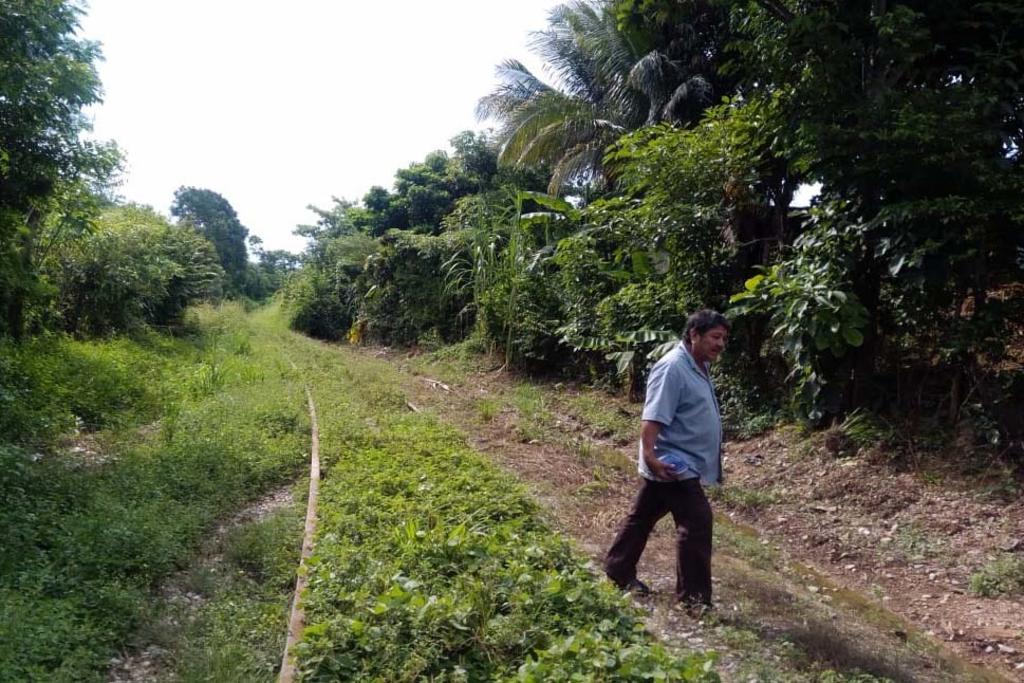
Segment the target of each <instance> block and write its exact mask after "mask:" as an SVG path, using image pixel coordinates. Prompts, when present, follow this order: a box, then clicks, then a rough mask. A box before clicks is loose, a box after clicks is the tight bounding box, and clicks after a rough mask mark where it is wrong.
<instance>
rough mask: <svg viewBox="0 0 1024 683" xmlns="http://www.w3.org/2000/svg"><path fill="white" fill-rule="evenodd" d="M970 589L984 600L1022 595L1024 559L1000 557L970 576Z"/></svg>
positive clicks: (1005, 555)
mask: <svg viewBox="0 0 1024 683" xmlns="http://www.w3.org/2000/svg"><path fill="white" fill-rule="evenodd" d="M970 588H971V592H972V593H975V594H976V595H980V596H982V597H986V598H994V597H998V596H1001V595H1021V594H1024V558H1021V557H1017V556H1016V555H1011V554H1009V553H1005V554H1003V555H1000V556H999V557H997V558H996V559H995V560H992V561H991V562H989V563H988V564H986V565H985V566H984V567H982V568H981V569H979V570H978V571H977V572H975V573H974V574H972V575H971V580H970Z"/></svg>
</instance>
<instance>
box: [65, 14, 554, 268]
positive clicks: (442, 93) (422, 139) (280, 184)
mask: <svg viewBox="0 0 1024 683" xmlns="http://www.w3.org/2000/svg"><path fill="white" fill-rule="evenodd" d="M556 4H558V2H557V0H500V1H499V0H476V1H473V0H419V1H417V0H392V1H390V2H388V1H383V2H373V1H372V0H370V1H365V0H364V1H359V2H352V1H351V0H333V1H331V0H292V2H290V3H280V2H273V3H271V2H266V1H264V0H173V1H172V0H91V2H89V7H88V14H87V16H85V17H84V18H83V20H82V30H81V35H82V36H84V37H86V38H88V39H91V40H98V41H100V42H101V43H102V44H103V53H104V57H105V61H104V62H102V63H100V64H99V71H100V76H101V78H102V80H103V88H104V92H105V96H104V103H103V105H102V106H98V107H95V108H94V109H93V110H92V111H91V114H92V116H93V121H94V127H95V132H94V135H95V137H97V138H100V139H113V140H115V141H116V142H117V143H118V145H119V146H120V147H121V149H122V150H123V151H124V153H125V155H126V157H127V173H126V177H125V183H124V185H123V186H122V187H121V189H120V194H121V195H122V196H124V198H125V199H127V200H130V201H135V202H139V203H143V204H149V205H151V206H153V207H154V208H155V209H157V210H158V211H161V212H163V213H165V214H166V213H167V212H168V211H169V208H170V204H171V201H172V199H173V194H174V190H176V189H177V188H178V187H179V186H181V185H192V186H196V187H203V188H207V189H210V190H214V191H215V192H219V193H220V194H222V195H223V196H224V197H225V198H226V199H227V200H228V201H229V202H231V204H232V206H234V207H235V210H236V211H237V212H238V215H239V218H240V219H241V221H242V223H243V224H244V225H245V226H246V227H248V228H249V230H250V232H251V233H255V234H257V235H259V236H260V237H261V238H262V239H263V242H264V248H266V249H288V250H290V251H300V250H301V249H302V248H303V246H304V245H303V240H302V239H301V238H299V237H296V236H294V235H292V234H291V231H292V229H293V228H294V227H295V225H297V224H299V223H309V222H312V221H313V219H314V216H313V214H312V213H310V212H309V211H307V210H306V208H305V207H306V205H307V204H315V205H317V206H322V207H326V206H328V205H329V204H330V200H331V196H332V195H334V196H338V197H344V198H347V199H359V198H361V197H362V196H363V194H365V192H366V190H368V189H369V188H370V186H371V185H383V186H385V187H388V188H390V187H391V183H392V179H393V176H394V172H395V170H397V169H398V168H401V167H405V166H407V165H408V164H409V163H411V162H414V161H419V160H422V159H423V157H424V156H425V155H426V154H427V153H428V152H430V151H431V150H434V149H444V148H447V143H448V140H449V138H451V137H452V136H454V135H455V134H456V133H458V132H460V131H462V130H466V129H480V128H481V127H482V125H481V124H479V123H478V122H477V121H476V119H475V117H474V110H475V107H476V101H477V100H478V99H479V98H480V97H481V96H482V95H485V94H486V93H488V92H489V91H490V90H492V89H493V87H494V85H495V83H496V80H495V76H494V67H495V66H496V65H497V64H498V63H499V62H501V61H502V60H504V59H507V58H516V59H519V60H521V61H523V62H525V63H526V64H527V65H528V66H529V67H530V68H531V69H535V70H539V62H538V61H537V59H536V58H535V57H534V56H533V55H532V53H530V52H529V50H528V48H527V47H526V44H527V41H528V35H527V34H528V33H529V32H530V31H533V30H539V29H543V28H545V27H546V25H547V14H548V11H549V9H550V8H552V7H554V6H555V5H556ZM536 72H537V71H535V73H536Z"/></svg>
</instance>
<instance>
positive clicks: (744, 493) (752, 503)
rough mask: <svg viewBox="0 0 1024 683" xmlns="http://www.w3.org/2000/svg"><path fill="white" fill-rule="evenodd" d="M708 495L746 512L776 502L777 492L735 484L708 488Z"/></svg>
mask: <svg viewBox="0 0 1024 683" xmlns="http://www.w3.org/2000/svg"><path fill="white" fill-rule="evenodd" d="M708 497H709V498H711V499H712V500H714V501H716V502H721V503H722V504H723V505H727V506H728V507H732V508H738V509H740V510H745V511H747V512H756V511H758V510H762V509H764V508H766V507H768V506H769V505H772V504H773V503H777V502H778V494H776V493H774V492H772V491H765V490H761V491H755V490H753V489H747V488H743V487H742V486H737V485H735V484H729V485H728V486H717V487H712V488H710V489H708Z"/></svg>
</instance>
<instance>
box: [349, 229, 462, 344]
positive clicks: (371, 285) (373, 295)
mask: <svg viewBox="0 0 1024 683" xmlns="http://www.w3.org/2000/svg"><path fill="white" fill-rule="evenodd" d="M381 244H382V249H381V251H380V253H379V254H377V255H374V256H372V257H371V258H369V259H368V260H367V262H366V271H365V272H364V273H363V276H362V277H361V278H360V283H359V291H360V292H362V293H363V294H362V300H361V307H360V312H359V317H360V320H361V321H362V322H363V323H365V325H366V334H367V335H368V336H369V337H370V338H371V339H374V340H376V341H379V342H382V343H385V344H415V343H416V342H417V341H418V340H419V339H420V338H422V337H427V336H429V335H436V336H439V337H440V338H441V339H442V340H444V341H446V342H451V341H457V340H459V339H461V338H462V337H464V336H465V335H466V333H467V332H468V331H469V330H470V329H471V327H472V322H473V321H472V318H466V317H464V316H462V315H460V313H461V312H462V311H463V309H464V308H465V307H466V303H467V302H466V299H465V298H464V297H462V296H460V295H457V294H455V293H454V292H452V291H450V289H449V288H447V287H446V284H445V279H444V264H445V263H446V262H447V261H448V260H449V259H450V258H451V257H452V255H453V254H455V253H456V252H457V251H458V250H460V249H462V248H463V245H462V243H461V241H460V236H459V234H458V233H446V234H443V235H438V236H431V235H417V234H412V233H407V232H399V231H391V232H389V233H388V234H387V235H385V236H384V237H382V238H381Z"/></svg>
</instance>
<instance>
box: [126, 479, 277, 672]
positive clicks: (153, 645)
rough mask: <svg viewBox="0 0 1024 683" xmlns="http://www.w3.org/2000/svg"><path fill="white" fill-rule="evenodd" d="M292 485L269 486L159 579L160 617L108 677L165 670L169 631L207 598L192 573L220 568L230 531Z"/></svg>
mask: <svg viewBox="0 0 1024 683" xmlns="http://www.w3.org/2000/svg"><path fill="white" fill-rule="evenodd" d="M293 488H294V484H288V485H287V486H283V487H281V488H279V489H276V490H274V491H271V492H270V493H268V494H267V495H265V496H263V497H262V498H259V499H258V500H255V501H253V502H252V503H250V504H249V505H247V506H246V507H245V508H243V509H242V510H240V511H238V512H236V513H235V514H233V515H231V516H229V517H227V518H226V519H224V520H222V521H221V522H220V523H219V524H218V525H217V526H216V527H215V528H214V530H213V532H212V533H211V534H210V535H209V536H208V537H207V538H206V540H204V542H203V545H202V548H201V549H200V550H199V552H198V553H197V554H196V560H195V561H194V562H193V563H192V564H191V565H190V566H188V567H186V568H184V569H182V570H180V571H178V572H176V573H175V574H173V575H171V576H170V577H168V579H167V580H166V581H165V582H164V583H163V585H161V587H160V589H159V594H160V602H161V603H162V605H163V609H162V612H161V615H160V619H159V620H158V621H157V622H156V623H154V624H149V625H147V628H146V630H145V632H144V633H141V634H140V636H139V642H137V643H136V644H134V645H133V647H132V649H131V650H130V651H129V652H125V653H124V654H122V655H121V656H119V657H115V658H113V659H112V660H111V662H110V670H109V672H108V674H107V681H108V682H109V683H148V682H151V681H154V680H158V679H162V678H164V677H166V676H167V675H169V673H170V670H171V667H172V664H173V662H172V661H170V657H171V656H172V652H171V651H170V650H169V649H168V648H167V647H165V646H166V645H167V642H166V641H167V637H168V634H174V633H175V632H177V631H178V630H180V628H181V626H182V624H183V623H185V622H187V621H188V620H189V619H192V618H194V617H195V615H196V614H197V613H198V611H199V609H200V608H201V607H202V606H203V605H204V604H205V603H206V601H207V598H206V596H204V594H203V593H202V592H201V591H200V590H197V587H196V586H195V584H196V577H197V576H202V575H204V574H209V573H213V574H216V573H218V572H219V571H221V569H222V567H223V565H224V564H225V562H224V557H223V554H222V548H223V544H224V540H225V538H226V537H227V536H228V534H229V532H231V530H233V529H236V528H238V527H240V526H243V525H245V524H252V523H255V522H259V521H261V520H263V519H266V518H267V517H268V516H269V515H270V514H272V513H273V512H275V511H277V510H281V509H283V508H285V507H287V506H289V505H291V504H292V502H293V498H292V489H293ZM147 634H148V635H147ZM171 637H172V638H173V635H172V636H171Z"/></svg>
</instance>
